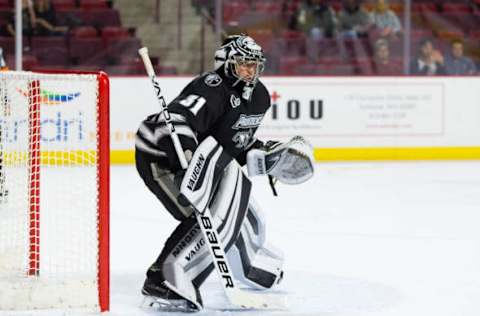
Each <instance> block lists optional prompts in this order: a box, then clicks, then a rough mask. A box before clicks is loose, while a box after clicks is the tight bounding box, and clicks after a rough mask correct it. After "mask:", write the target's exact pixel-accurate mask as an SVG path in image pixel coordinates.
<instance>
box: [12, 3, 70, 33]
mask: <svg viewBox="0 0 480 316" xmlns="http://www.w3.org/2000/svg"><path fill="white" fill-rule="evenodd" d="M55 20H56V19H55V11H54V9H53V6H52V5H51V4H50V0H36V1H35V3H34V2H33V1H32V0H23V1H22V29H23V35H25V36H34V35H40V36H45V35H63V34H65V33H66V32H67V31H68V28H67V27H65V26H55V25H54V24H55ZM52 23H53V24H52ZM7 31H8V33H9V34H10V35H11V36H15V14H13V15H12V18H11V20H10V23H9V24H8V25H7Z"/></svg>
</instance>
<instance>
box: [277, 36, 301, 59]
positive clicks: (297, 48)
mask: <svg viewBox="0 0 480 316" xmlns="http://www.w3.org/2000/svg"><path fill="white" fill-rule="evenodd" d="M277 46H278V49H280V51H281V53H282V54H285V55H289V56H296V55H305V52H306V38H305V34H304V33H303V32H297V31H288V30H286V31H283V32H282V34H281V35H280V38H279V39H277Z"/></svg>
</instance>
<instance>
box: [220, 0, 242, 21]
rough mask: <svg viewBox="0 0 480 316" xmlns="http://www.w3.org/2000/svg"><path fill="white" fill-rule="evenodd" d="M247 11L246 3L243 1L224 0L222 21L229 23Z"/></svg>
mask: <svg viewBox="0 0 480 316" xmlns="http://www.w3.org/2000/svg"><path fill="white" fill-rule="evenodd" d="M246 11H248V4H247V3H246V2H243V1H231V2H226V3H224V5H223V21H224V22H226V23H231V22H232V21H234V20H236V21H238V18H239V17H240V16H241V15H242V14H244V13H245V12H246Z"/></svg>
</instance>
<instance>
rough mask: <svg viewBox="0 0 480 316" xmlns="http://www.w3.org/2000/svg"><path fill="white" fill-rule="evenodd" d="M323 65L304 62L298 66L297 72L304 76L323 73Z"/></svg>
mask: <svg viewBox="0 0 480 316" xmlns="http://www.w3.org/2000/svg"><path fill="white" fill-rule="evenodd" d="M325 68H326V67H325V65H321V64H306V65H300V66H298V69H297V73H298V74H299V75H304V76H318V75H322V74H324V73H325Z"/></svg>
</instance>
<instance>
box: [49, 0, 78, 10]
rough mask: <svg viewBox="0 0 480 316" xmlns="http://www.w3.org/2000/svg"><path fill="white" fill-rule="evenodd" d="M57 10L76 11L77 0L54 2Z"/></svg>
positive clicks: (55, 0) (58, 0)
mask: <svg viewBox="0 0 480 316" xmlns="http://www.w3.org/2000/svg"><path fill="white" fill-rule="evenodd" d="M52 5H53V7H54V8H55V10H66V9H74V8H75V7H76V3H75V0H52Z"/></svg>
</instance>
